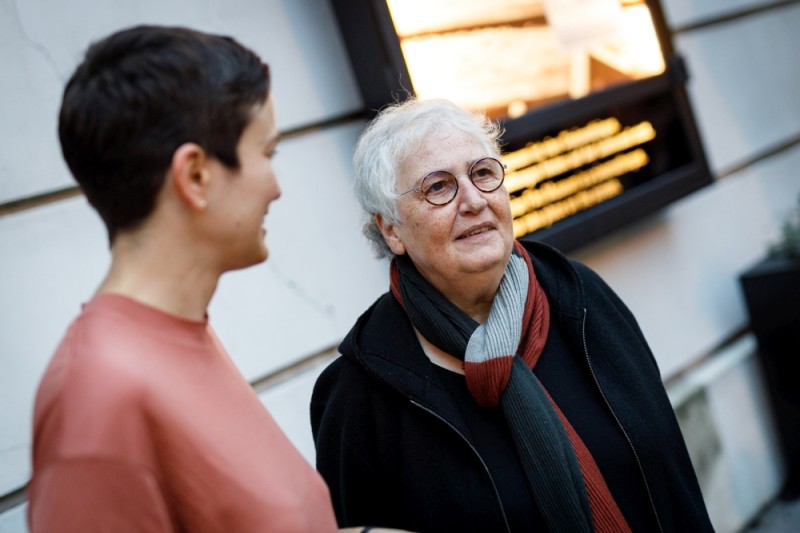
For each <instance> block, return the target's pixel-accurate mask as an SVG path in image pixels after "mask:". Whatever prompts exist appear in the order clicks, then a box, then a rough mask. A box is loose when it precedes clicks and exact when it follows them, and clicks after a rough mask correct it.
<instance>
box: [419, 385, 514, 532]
mask: <svg viewBox="0 0 800 533" xmlns="http://www.w3.org/2000/svg"><path fill="white" fill-rule="evenodd" d="M409 402H411V404H412V405H416V406H417V407H419V408H420V409H422V410H423V411H425V412H426V413H429V414H431V415H432V416H434V417H436V418H438V419H439V420H441V421H442V422H443V423H444V424H445V425H447V427H449V428H450V429H452V430H453V431H454V432H455V434H456V435H458V436H459V437H461V440H463V441H464V442H465V443H466V444H467V446H469V448H470V450H472V452H473V453H474V454H475V457H477V458H478V460H479V461H480V462H481V465H482V466H483V470H484V471H485V472H486V476H487V477H488V478H489V483H491V484H492V490H493V491H494V496H495V499H496V500H497V505H498V506H499V507H500V514H501V515H502V517H503V522H504V523H505V525H506V531H508V532H509V533H511V526H509V525H508V518H506V512H505V509H503V502H502V501H501V500H500V492H499V491H498V490H497V485H495V483H494V479H492V474H491V472H489V467H488V466H486V462H485V461H484V460H483V457H481V454H480V453H478V450H476V449H475V446H473V445H472V443H471V442H470V441H469V439H467V437H466V436H465V435H464V434H463V433H461V432H460V431H459V430H458V428H456V427H455V426H454V425H453V424H451V423H450V422H448V421H447V420H445V418H444V417H442V416H441V415H439V414H438V413H436V412H435V411H433V410H431V409H429V408H427V407H425V406H424V405H422V404H421V403H417V402H416V401H414V400H409Z"/></svg>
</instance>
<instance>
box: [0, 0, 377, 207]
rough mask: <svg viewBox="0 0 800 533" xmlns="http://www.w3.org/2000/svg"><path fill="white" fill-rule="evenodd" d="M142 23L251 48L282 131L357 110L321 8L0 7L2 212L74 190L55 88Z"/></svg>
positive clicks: (95, 0)
mask: <svg viewBox="0 0 800 533" xmlns="http://www.w3.org/2000/svg"><path fill="white" fill-rule="evenodd" d="M142 23H147V24H153V23H155V24H170V25H186V26H191V27H194V28H197V29H201V30H206V31H211V32H216V33H224V34H228V35H232V36H233V37H236V38H237V39H238V40H240V41H241V42H242V43H244V44H245V45H247V46H249V47H251V48H253V49H254V50H255V51H256V52H257V53H259V54H260V55H261V56H262V57H263V58H264V59H265V60H266V61H267V62H268V63H269V64H270V67H271V69H272V73H273V88H274V94H275V98H276V101H277V119H278V127H279V128H280V129H281V130H286V129H291V128H293V127H297V126H298V125H306V124H310V123H315V122H318V121H321V120H324V119H328V118H331V117H335V116H339V115H342V114H344V113H348V112H352V111H355V110H358V109H359V108H360V107H361V105H362V104H361V97H360V95H359V94H358V90H357V87H356V84H355V80H354V78H353V76H352V71H351V67H350V65H349V60H348V59H347V55H346V52H345V49H344V45H343V43H342V41H341V38H340V35H339V33H338V29H337V27H336V24H335V21H334V17H333V14H332V12H331V10H330V8H329V7H328V3H327V2H326V1H323V0H229V1H227V2H218V1H216V0H197V1H195V2H192V3H191V6H187V5H186V4H185V3H184V2H181V1H175V0H171V1H170V0H168V1H164V0H140V1H138V2H133V3H132V2H122V3H120V2H114V1H111V0H75V1H74V2H47V1H45V0H26V1H24V2H22V1H18V0H17V1H15V0H0V47H2V50H3V51H4V53H3V54H2V55H0V72H2V75H0V94H3V96H4V97H3V98H2V100H0V116H2V117H3V121H2V123H1V124H0V203H2V202H5V201H9V200H13V199H18V198H22V197H25V196H29V195H33V194H38V193H42V192H46V191H49V190H53V189H58V188H61V187H67V186H71V185H73V182H72V180H71V178H70V177H69V174H68V173H67V171H66V167H65V165H64V164H63V163H62V162H61V158H60V149H59V147H58V142H57V135H56V124H57V113H58V107H59V105H60V100H61V93H62V91H63V86H64V84H65V82H66V80H67V78H68V77H69V75H70V74H71V72H72V70H73V69H74V67H75V65H76V64H77V63H78V61H79V60H80V58H81V56H82V54H83V52H84V51H85V49H86V47H87V46H88V44H89V43H90V42H91V41H94V40H96V39H99V38H101V37H103V36H105V35H106V34H108V33H110V32H112V31H114V30H117V29H120V28H123V27H127V26H130V25H134V24H142Z"/></svg>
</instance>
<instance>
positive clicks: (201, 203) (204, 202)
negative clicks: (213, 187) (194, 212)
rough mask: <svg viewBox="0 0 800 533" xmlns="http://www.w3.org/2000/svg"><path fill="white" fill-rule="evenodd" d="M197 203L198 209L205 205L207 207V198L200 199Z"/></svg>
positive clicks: (203, 207)
mask: <svg viewBox="0 0 800 533" xmlns="http://www.w3.org/2000/svg"><path fill="white" fill-rule="evenodd" d="M198 205H200V209H205V208H206V207H208V201H207V200H200V201H199V202H198Z"/></svg>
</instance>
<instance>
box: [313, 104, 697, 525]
mask: <svg viewBox="0 0 800 533" xmlns="http://www.w3.org/2000/svg"><path fill="white" fill-rule="evenodd" d="M498 135H499V131H498V129H497V127H496V126H495V125H493V124H492V123H491V122H489V121H487V120H486V119H485V118H483V117H477V116H474V115H472V114H470V113H468V112H466V111H464V110H462V109H460V108H458V107H456V106H454V105H453V104H451V103H449V102H447V101H441V100H434V101H418V100H414V99H410V100H408V101H406V102H403V103H398V104H395V105H392V106H390V107H388V108H386V109H384V110H383V111H382V112H381V113H380V114H379V116H378V117H377V118H376V119H375V120H374V121H373V122H372V123H371V124H370V126H369V127H368V128H367V130H366V131H365V132H364V134H363V135H362V137H361V139H360V140H359V143H358V146H357V148H356V153H355V157H354V161H355V168H356V193H357V195H358V198H359V200H360V202H361V205H362V207H363V208H364V210H365V211H366V213H367V215H368V222H367V223H366V225H365V228H364V230H365V234H366V235H367V237H368V238H369V239H371V241H372V242H373V244H374V245H375V247H376V249H377V250H378V252H379V255H382V256H389V257H391V258H392V259H391V271H390V288H391V290H390V291H389V292H387V293H386V294H385V295H383V296H382V297H380V298H379V299H378V300H377V301H376V302H375V304H373V306H372V307H371V308H370V309H368V310H367V311H366V312H365V313H364V314H363V315H362V316H361V317H360V318H359V320H358V321H357V323H356V324H355V326H354V327H353V329H352V330H351V332H350V333H349V334H348V336H347V338H346V339H345V340H344V342H343V343H342V345H341V346H340V351H341V353H342V356H341V357H339V358H338V359H337V360H336V361H334V362H333V363H332V364H331V365H330V367H328V368H327V369H326V370H325V372H324V373H323V374H322V375H321V376H320V378H319V379H318V381H317V383H316V386H315V390H314V395H313V398H312V405H311V413H312V425H313V431H314V438H315V442H316V446H317V468H318V469H319V471H320V472H321V473H322V475H323V477H324V478H325V479H326V480H327V482H328V485H329V487H330V490H331V492H332V496H333V502H334V508H335V511H336V514H337V518H338V521H339V525H340V526H346V525H350V524H358V523H381V524H384V525H387V526H394V527H402V528H406V529H410V530H414V531H460V532H463V531H482V532H486V531H546V530H550V531H628V530H633V531H704V530H711V529H712V528H711V524H710V522H709V519H708V515H707V512H706V509H705V506H704V503H703V498H702V495H701V493H700V489H699V487H698V483H697V480H696V478H695V474H694V471H693V469H692V465H691V462H690V460H689V457H688V454H687V451H686V447H685V444H684V441H683V438H682V436H681V432H680V430H679V428H678V425H677V422H676V419H675V416H674V413H673V411H672V408H671V406H670V403H669V400H668V399H667V395H666V393H665V391H664V387H663V385H662V381H661V378H660V375H659V371H658V368H657V366H656V362H655V360H654V358H653V356H652V354H651V352H650V350H649V348H648V346H647V343H646V342H645V340H644V337H643V336H642V333H641V331H640V330H639V327H638V326H637V323H636V320H635V319H634V317H633V316H632V315H631V313H630V311H629V310H628V309H627V308H626V307H625V305H624V304H623V303H622V302H621V301H620V300H619V298H618V297H617V296H616V295H615V294H614V292H613V291H612V290H611V289H610V288H609V287H608V286H607V285H606V284H605V283H604V282H603V281H602V280H601V279H600V278H599V277H598V276H597V275H596V274H595V273H594V272H592V271H591V270H589V269H588V268H587V267H585V266H583V265H581V264H579V263H576V262H574V261H571V260H569V259H567V258H566V257H565V256H564V255H562V254H561V253H559V252H558V251H556V250H554V249H552V248H550V247H548V246H545V245H543V244H539V243H531V242H526V243H520V242H516V241H515V240H514V237H513V232H512V217H511V212H510V207H509V198H508V193H507V192H506V190H505V188H504V187H503V179H504V167H503V164H502V159H501V156H500V151H499V146H498Z"/></svg>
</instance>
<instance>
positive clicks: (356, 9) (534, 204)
mask: <svg viewBox="0 0 800 533" xmlns="http://www.w3.org/2000/svg"><path fill="white" fill-rule="evenodd" d="M331 5H332V6H333V9H334V12H335V13H336V17H337V20H338V22H339V26H340V29H341V32H342V36H343V39H344V42H345V44H346V46H347V50H348V53H349V55H350V59H351V61H352V65H353V71H354V73H355V75H356V79H357V81H358V84H359V87H360V90H361V93H362V97H363V99H364V103H365V105H366V107H367V109H368V110H369V114H370V116H372V115H374V113H375V112H377V110H378V109H380V108H381V107H383V106H384V105H386V104H387V103H389V102H392V101H395V100H398V99H402V98H404V96H405V95H407V94H415V95H416V96H417V97H419V98H422V99H425V98H437V97H441V98H447V99H449V100H452V101H454V102H456V103H457V104H459V105H461V106H463V107H465V108H467V109H471V110H474V111H480V112H483V113H486V114H487V115H488V116H489V117H491V118H492V119H493V120H497V121H498V122H500V123H501V124H502V125H503V127H504V130H505V132H504V134H503V139H502V141H503V150H504V161H505V162H506V164H507V165H508V168H509V170H508V174H507V178H506V188H507V189H508V191H509V194H510V196H511V208H512V212H513V214H514V232H515V235H516V236H517V237H518V238H521V239H523V240H525V239H535V240H540V241H544V242H548V243H550V244H553V245H554V246H556V247H558V248H560V249H562V250H564V251H570V250H572V249H575V248H577V247H579V246H582V245H584V244H587V243H589V242H591V241H593V240H595V239H597V238H599V237H601V236H603V235H606V234H608V233H609V232H611V231H613V230H615V229H618V228H620V227H622V226H624V225H626V224H629V223H631V222H634V221H636V220H638V219H640V218H642V217H643V216H646V215H648V214H650V213H652V212H654V211H656V210H658V209H660V208H662V207H664V206H666V205H667V204H669V203H671V202H674V201H675V200H678V199H680V198H682V197H684V196H686V195H687V194H689V193H691V192H693V191H695V190H697V189H698V188H700V187H703V186H705V185H708V184H709V183H711V182H712V178H711V175H710V173H709V170H708V166H707V163H706V160H705V156H704V154H703V149H702V146H701V143H700V139H699V136H698V133H697V128H696V125H695V121H694V117H693V115H692V111H691V108H690V106H689V102H688V99H687V97H686V92H685V83H686V80H687V77H688V76H687V72H686V69H685V67H684V63H683V61H682V59H681V58H680V57H679V56H677V55H676V54H675V53H674V51H673V49H672V45H671V43H670V41H669V35H668V33H667V32H666V29H665V25H664V22H663V15H662V12H661V8H660V5H659V4H658V3H657V2H655V1H647V0H331Z"/></svg>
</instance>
